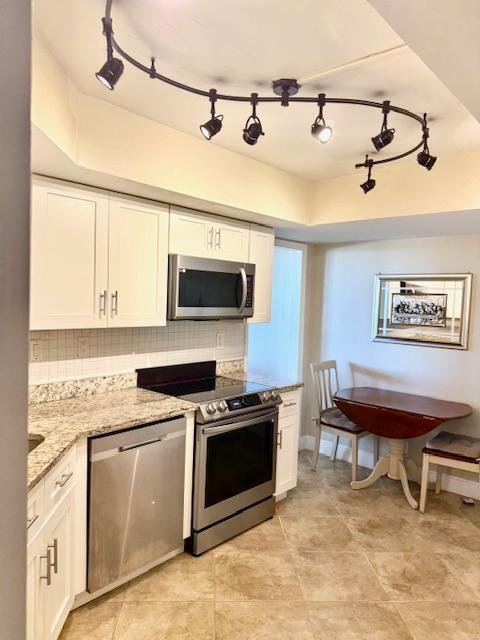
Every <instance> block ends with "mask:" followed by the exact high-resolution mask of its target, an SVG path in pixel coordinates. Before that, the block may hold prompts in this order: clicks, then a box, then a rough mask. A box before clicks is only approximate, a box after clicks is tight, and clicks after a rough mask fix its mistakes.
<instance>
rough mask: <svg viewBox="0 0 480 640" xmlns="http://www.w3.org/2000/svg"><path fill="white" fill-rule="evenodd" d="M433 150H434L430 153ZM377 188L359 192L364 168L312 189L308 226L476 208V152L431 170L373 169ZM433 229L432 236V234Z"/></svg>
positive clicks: (411, 163)
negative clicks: (366, 192) (367, 191)
mask: <svg viewBox="0 0 480 640" xmlns="http://www.w3.org/2000/svg"><path fill="white" fill-rule="evenodd" d="M433 152H434V150H433V149H432V153H433ZM372 177H373V178H375V179H376V181H377V185H376V187H375V189H373V190H372V191H370V192H369V193H368V194H365V193H363V191H362V189H361V188H360V184H361V183H362V182H364V181H365V180H366V172H365V169H358V171H357V173H355V174H353V175H349V176H341V177H338V178H331V179H329V180H320V181H318V182H316V183H315V184H314V185H313V187H312V195H311V197H312V200H311V207H310V219H309V222H310V224H312V225H316V224H329V223H332V222H333V223H334V222H347V221H351V220H375V219H381V218H392V217H395V216H411V215H416V214H425V213H443V212H447V211H468V210H472V209H473V210H478V209H479V208H480V189H479V188H478V184H479V178H480V153H467V154H462V155H456V156H442V157H441V158H439V159H438V160H437V163H436V164H435V167H434V168H433V169H432V171H426V170H425V169H424V168H423V167H420V166H419V165H418V164H417V162H416V157H415V155H412V156H411V158H410V159H409V160H406V161H402V162H401V163H399V164H395V163H392V164H391V165H390V166H385V167H374V169H373V175H372ZM434 232H435V231H434V229H432V234H433V233H434Z"/></svg>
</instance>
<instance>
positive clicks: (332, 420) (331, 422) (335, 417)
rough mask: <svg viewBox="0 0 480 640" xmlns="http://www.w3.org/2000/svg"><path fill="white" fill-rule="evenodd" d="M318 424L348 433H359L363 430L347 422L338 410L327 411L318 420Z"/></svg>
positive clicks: (345, 417)
mask: <svg viewBox="0 0 480 640" xmlns="http://www.w3.org/2000/svg"><path fill="white" fill-rule="evenodd" d="M320 422H321V423H322V424H324V425H325V426H327V427H333V428H335V429H340V430H341V431H348V432H349V433H361V432H362V431H363V429H361V428H360V427H359V426H357V425H356V424H355V423H354V422H352V421H351V420H349V419H348V418H347V416H346V415H345V414H344V413H342V412H341V411H340V409H328V410H327V411H325V412H324V413H322V416H321V418H320Z"/></svg>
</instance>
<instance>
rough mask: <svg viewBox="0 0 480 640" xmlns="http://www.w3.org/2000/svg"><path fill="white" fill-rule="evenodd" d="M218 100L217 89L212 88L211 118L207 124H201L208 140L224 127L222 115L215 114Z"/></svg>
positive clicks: (201, 129) (201, 128)
mask: <svg viewBox="0 0 480 640" xmlns="http://www.w3.org/2000/svg"><path fill="white" fill-rule="evenodd" d="M216 101H217V91H216V89H210V104H211V109H210V114H211V116H212V117H211V118H210V120H208V122H205V124H202V125H200V131H201V132H202V133H203V135H204V137H205V138H206V139H207V140H211V139H212V138H213V136H216V135H217V133H218V132H219V131H220V129H221V128H222V120H223V116H222V115H218V116H217V115H215V102H216Z"/></svg>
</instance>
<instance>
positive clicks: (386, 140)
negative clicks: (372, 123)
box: [372, 129, 395, 151]
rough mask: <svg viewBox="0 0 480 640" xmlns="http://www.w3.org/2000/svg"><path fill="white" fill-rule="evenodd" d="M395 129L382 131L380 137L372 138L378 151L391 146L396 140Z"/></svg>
mask: <svg viewBox="0 0 480 640" xmlns="http://www.w3.org/2000/svg"><path fill="white" fill-rule="evenodd" d="M394 135H395V129H382V131H380V133H379V134H378V136H374V137H373V138H372V142H373V146H374V147H375V149H376V150H377V151H380V149H383V147H386V146H387V144H390V143H391V142H392V140H393V138H394Z"/></svg>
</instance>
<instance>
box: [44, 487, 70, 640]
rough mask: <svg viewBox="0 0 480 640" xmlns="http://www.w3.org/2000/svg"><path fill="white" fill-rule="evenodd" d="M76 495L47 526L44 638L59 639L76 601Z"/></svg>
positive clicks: (62, 506)
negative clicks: (73, 527)
mask: <svg viewBox="0 0 480 640" xmlns="http://www.w3.org/2000/svg"><path fill="white" fill-rule="evenodd" d="M73 495H74V493H73V492H71V493H70V495H69V496H68V497H67V498H65V501H64V502H62V504H61V505H59V507H58V508H57V509H56V511H55V512H54V513H53V515H52V517H51V518H50V520H49V522H48V523H47V524H46V525H45V533H44V539H45V544H46V545H48V546H47V548H48V549H49V552H50V553H49V556H50V565H51V584H50V585H49V586H46V587H45V606H44V615H45V618H44V638H45V640H56V638H58V636H59V634H60V631H61V630H62V627H63V624H64V622H65V619H66V617H67V615H68V613H69V611H70V609H71V607H72V604H73V589H72V551H73V545H72V515H73V502H74V501H73Z"/></svg>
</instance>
